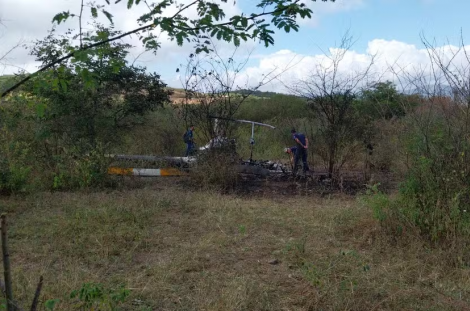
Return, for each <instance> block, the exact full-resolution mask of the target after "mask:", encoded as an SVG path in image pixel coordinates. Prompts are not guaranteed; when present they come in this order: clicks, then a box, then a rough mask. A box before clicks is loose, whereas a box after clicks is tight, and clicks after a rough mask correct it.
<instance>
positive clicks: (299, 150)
mask: <svg viewBox="0 0 470 311" xmlns="http://www.w3.org/2000/svg"><path fill="white" fill-rule="evenodd" d="M290 132H291V133H292V138H293V139H294V141H295V142H296V152H295V160H294V171H293V174H294V176H295V175H296V174H297V169H298V168H299V161H300V159H302V170H303V172H304V173H306V172H308V171H309V170H310V169H309V168H308V163H307V149H308V138H307V137H305V135H304V134H302V133H297V131H296V130H295V128H293V129H292V130H291V131H290Z"/></svg>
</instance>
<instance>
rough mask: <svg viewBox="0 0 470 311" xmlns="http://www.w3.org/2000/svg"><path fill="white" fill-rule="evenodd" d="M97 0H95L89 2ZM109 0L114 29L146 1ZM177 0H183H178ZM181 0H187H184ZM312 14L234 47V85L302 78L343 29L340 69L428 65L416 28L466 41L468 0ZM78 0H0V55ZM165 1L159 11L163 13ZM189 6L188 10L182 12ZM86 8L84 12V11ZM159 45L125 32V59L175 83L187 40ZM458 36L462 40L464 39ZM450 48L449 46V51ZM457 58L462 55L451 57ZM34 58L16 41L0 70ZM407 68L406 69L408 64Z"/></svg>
mask: <svg viewBox="0 0 470 311" xmlns="http://www.w3.org/2000/svg"><path fill="white" fill-rule="evenodd" d="M101 2H102V3H103V4H104V3H105V2H104V0H97V3H101ZM124 2H126V1H123V3H120V4H118V5H115V6H112V7H111V8H110V9H109V10H110V12H111V13H113V14H114V20H115V27H116V29H119V30H123V31H128V30H130V29H133V28H135V27H136V26H137V23H136V19H137V18H138V17H139V16H140V14H141V13H143V12H145V11H146V8H145V7H144V6H143V5H142V2H141V4H139V6H137V7H135V8H133V9H132V10H127V9H126V7H125V4H124ZM182 2H185V0H182ZM186 2H187V1H186ZM228 2H229V3H227V4H223V8H224V9H225V10H226V13H227V15H231V14H239V13H240V12H244V13H251V12H253V11H254V10H255V5H256V2H257V1H255V0H238V1H236V2H235V4H234V2H233V1H228ZM304 2H305V3H307V5H308V6H309V7H310V8H311V9H312V10H313V12H314V14H313V16H312V18H311V19H309V20H300V21H299V24H300V30H299V32H290V33H284V32H283V31H282V30H279V31H277V32H276V34H275V36H274V39H275V44H274V46H270V47H268V48H265V47H264V45H261V44H258V43H257V42H252V41H250V42H248V43H245V44H243V45H242V46H241V47H240V48H239V49H238V50H237V51H236V53H235V54H234V60H235V62H236V63H237V64H244V63H245V62H246V64H245V65H244V67H243V68H242V69H241V70H240V72H238V73H236V74H235V73H234V72H232V74H233V79H234V80H236V82H235V85H236V86H237V87H240V88H245V87H251V86H254V85H259V84H260V83H266V82H267V81H271V82H270V83H267V84H266V85H263V87H262V88H261V89H262V90H266V91H276V92H286V91H288V90H287V89H286V86H287V85H290V84H295V83H296V82H297V81H302V80H305V79H308V77H310V76H311V75H312V73H313V72H315V70H318V68H319V67H318V66H319V64H324V63H325V62H328V58H327V57H325V55H332V54H333V55H336V54H334V53H335V51H336V52H337V51H338V50H337V49H336V48H338V44H339V43H340V42H341V39H342V37H343V36H344V35H345V33H347V32H348V33H349V34H350V35H351V36H353V40H354V45H353V46H352V47H351V48H350V49H349V51H347V52H346V53H344V58H343V60H342V62H341V72H342V73H344V74H347V73H357V72H360V71H361V70H365V68H367V66H368V64H369V63H370V60H371V55H375V59H374V73H375V74H376V77H377V79H393V77H392V75H390V74H389V73H388V74H384V72H386V71H387V70H389V69H390V66H395V65H396V66H398V67H399V68H401V69H403V68H417V67H421V66H429V58H428V54H427V52H426V50H425V49H424V46H423V44H422V36H423V35H424V36H425V37H426V38H428V39H429V40H430V41H432V42H435V43H434V45H435V46H436V47H439V48H441V49H442V51H444V53H447V54H446V55H448V56H449V55H451V53H452V51H453V50H455V49H456V47H457V46H458V45H459V44H460V40H461V37H462V38H463V39H464V42H469V43H468V44H470V24H469V23H468V18H467V15H468V13H467V12H469V11H470V1H468V0H452V1H450V0H446V1H444V0H337V1H336V2H335V3H331V2H329V3H324V2H321V1H320V0H318V1H316V2H314V1H311V0H304ZM79 8H80V0H48V1H47V4H46V2H45V1H39V0H0V20H1V21H2V26H0V57H1V56H2V55H4V54H5V53H6V52H7V51H8V50H9V49H10V48H11V47H13V46H14V45H15V44H16V43H19V42H20V43H22V44H30V43H31V42H32V41H33V40H35V39H41V38H44V37H45V36H46V35H47V31H48V30H49V29H50V28H51V26H52V24H51V20H52V17H53V16H54V15H55V14H56V13H58V12H61V11H67V10H70V11H71V12H72V13H73V12H75V13H78V11H79ZM174 10H175V9H170V11H169V12H167V13H166V14H171V13H172V12H174ZM189 14H194V12H189ZM88 15H89V14H88ZM77 24H78V23H77V21H76V20H71V21H70V22H67V23H66V24H65V25H60V27H58V31H59V32H61V31H65V30H66V29H67V28H75V29H76V28H77ZM160 39H161V41H162V47H161V49H160V50H159V51H157V53H156V55H154V54H153V53H151V52H146V53H143V54H141V53H142V52H143V48H142V47H141V44H140V42H139V40H138V39H137V38H136V37H135V36H134V37H132V38H128V39H126V40H127V41H128V42H130V43H132V44H133V45H134V46H135V48H133V49H132V51H131V54H130V56H129V60H130V61H131V62H132V61H134V59H135V58H136V57H137V56H139V57H138V58H137V60H136V61H135V62H136V64H138V65H141V66H145V67H147V69H148V70H149V71H152V72H156V73H158V74H160V75H161V77H162V79H163V81H164V82H165V83H167V84H168V85H169V86H171V87H182V85H183V83H184V81H185V77H184V70H183V71H180V72H176V68H177V67H179V66H184V65H185V64H186V63H187V60H188V55H189V54H190V53H191V51H192V46H191V45H190V44H187V45H185V46H183V47H179V46H177V45H176V43H175V42H172V41H169V40H168V39H167V37H166V36H165V35H164V34H163V35H161V36H160ZM465 44H466V43H465ZM216 46H217V50H218V51H219V52H220V54H221V56H222V58H224V59H226V58H228V56H229V55H232V54H233V53H234V47H233V45H231V44H228V43H225V42H217V43H216ZM449 53H450V54H449ZM459 59H460V60H461V61H464V60H463V56H462V55H460V58H459ZM38 65H39V64H38V63H36V62H35V61H34V58H33V57H32V56H30V55H28V50H26V49H24V48H20V49H15V50H13V51H12V52H11V53H10V54H8V56H7V57H6V58H5V59H4V60H3V62H2V64H1V65H0V74H10V73H14V72H16V71H17V70H18V68H22V69H25V70H26V71H28V72H34V71H35V70H37V69H38ZM410 70H411V69H410Z"/></svg>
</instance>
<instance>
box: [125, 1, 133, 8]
mask: <svg viewBox="0 0 470 311" xmlns="http://www.w3.org/2000/svg"><path fill="white" fill-rule="evenodd" d="M133 4H134V0H127V8H128V9H130V8H132V5H133Z"/></svg>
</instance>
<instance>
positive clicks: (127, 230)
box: [0, 179, 470, 311]
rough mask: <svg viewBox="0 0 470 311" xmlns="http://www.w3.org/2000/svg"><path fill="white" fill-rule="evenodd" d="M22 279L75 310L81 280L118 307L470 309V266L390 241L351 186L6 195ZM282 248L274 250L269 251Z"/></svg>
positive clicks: (27, 290)
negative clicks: (115, 292)
mask: <svg viewBox="0 0 470 311" xmlns="http://www.w3.org/2000/svg"><path fill="white" fill-rule="evenodd" d="M0 208H1V211H2V212H7V213H8V215H9V216H8V217H9V222H10V224H11V226H10V243H11V246H10V249H11V261H12V265H13V278H14V282H15V283H14V291H15V294H16V297H17V298H18V300H20V301H21V302H23V303H25V302H27V301H30V300H31V298H32V294H33V292H34V288H35V285H36V282H37V280H38V278H39V275H43V276H44V278H45V284H44V288H43V296H42V303H44V301H45V300H47V299H52V298H59V299H61V301H60V302H59V304H58V305H57V308H56V309H55V310H71V308H72V301H71V299H70V298H69V297H68V295H69V293H70V292H71V291H72V290H74V289H79V288H80V287H81V285H82V284H83V283H85V282H99V283H103V284H104V285H105V286H107V287H109V288H111V287H116V286H118V285H120V284H124V285H125V286H126V287H127V288H130V289H131V295H130V297H129V298H128V299H127V300H126V302H125V303H124V304H123V305H122V306H121V307H122V310H141V311H143V310H465V308H467V304H468V303H469V302H470V292H469V290H470V278H469V277H470V271H469V270H468V269H464V268H454V267H449V266H447V265H446V264H445V260H443V258H444V257H443V256H444V255H443V254H439V253H436V252H433V251H430V250H426V249H422V248H420V247H419V245H418V244H416V245H408V246H405V247H403V246H402V247H399V246H390V245H389V244H387V243H385V242H384V239H382V238H381V235H380V231H379V230H378V227H377V224H376V222H375V220H374V219H373V218H372V216H371V213H370V211H369V210H368V209H367V208H366V207H364V206H362V205H361V204H360V203H359V202H358V201H357V200H356V199H355V198H352V197H330V198H318V197H314V196H313V197H300V196H296V197H281V196H278V197H268V196H266V197H237V196H231V195H221V194H218V193H215V192H194V191H189V190H187V189H185V188H183V186H181V185H179V184H177V183H175V182H174V179H161V180H157V181H155V182H151V183H146V186H145V187H143V188H140V189H127V190H115V191H108V192H97V193H60V192H56V193H42V194H37V195H31V196H27V197H12V198H2V199H1V200H0ZM274 260H276V261H277V262H273V261H274Z"/></svg>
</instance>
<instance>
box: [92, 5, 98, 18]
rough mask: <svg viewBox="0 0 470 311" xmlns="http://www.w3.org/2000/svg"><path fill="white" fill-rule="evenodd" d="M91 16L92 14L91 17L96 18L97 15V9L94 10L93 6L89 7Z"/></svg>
mask: <svg viewBox="0 0 470 311" xmlns="http://www.w3.org/2000/svg"><path fill="white" fill-rule="evenodd" d="M91 16H93V18H97V17H98V10H96V8H95V7H92V8H91Z"/></svg>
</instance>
